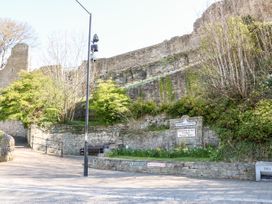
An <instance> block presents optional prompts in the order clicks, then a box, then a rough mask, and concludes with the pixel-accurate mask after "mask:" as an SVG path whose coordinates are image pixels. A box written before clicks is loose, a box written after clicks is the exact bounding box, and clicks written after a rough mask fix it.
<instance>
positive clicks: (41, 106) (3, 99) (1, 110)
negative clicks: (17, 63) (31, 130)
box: [0, 71, 63, 127]
mask: <svg viewBox="0 0 272 204" xmlns="http://www.w3.org/2000/svg"><path fill="white" fill-rule="evenodd" d="M62 99H63V96H62V94H61V93H60V92H59V91H58V89H57V87H56V85H55V83H54V82H53V81H52V80H51V79H50V78H49V77H47V76H45V75H43V74H42V73H41V72H40V71H35V72H31V73H28V72H21V73H20V79H19V80H17V81H15V82H13V83H12V84H11V85H9V86H8V87H7V88H5V89H3V90H2V91H1V92H0V120H20V121H22V122H23V124H24V125H25V126H26V127H28V126H29V125H30V124H37V125H46V124H47V123H55V122H57V121H59V115H60V113H61V110H62V104H63V102H62Z"/></svg>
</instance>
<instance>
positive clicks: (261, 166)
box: [255, 161, 272, 181]
mask: <svg viewBox="0 0 272 204" xmlns="http://www.w3.org/2000/svg"><path fill="white" fill-rule="evenodd" d="M255 170H256V181H261V180H272V162H263V161H259V162H256V165H255Z"/></svg>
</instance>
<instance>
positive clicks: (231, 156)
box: [212, 141, 272, 162]
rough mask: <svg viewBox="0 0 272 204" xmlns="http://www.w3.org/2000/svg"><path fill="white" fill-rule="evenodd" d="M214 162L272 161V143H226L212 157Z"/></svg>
mask: <svg viewBox="0 0 272 204" xmlns="http://www.w3.org/2000/svg"><path fill="white" fill-rule="evenodd" d="M212 160H216V161H217V160H224V161H227V162H237V161H238V162H255V161H258V160H259V161H260V160H264V161H272V141H269V142H266V143H253V142H247V141H240V142H237V143H224V144H222V145H221V146H220V147H219V148H218V150H217V151H216V153H215V154H213V155H212Z"/></svg>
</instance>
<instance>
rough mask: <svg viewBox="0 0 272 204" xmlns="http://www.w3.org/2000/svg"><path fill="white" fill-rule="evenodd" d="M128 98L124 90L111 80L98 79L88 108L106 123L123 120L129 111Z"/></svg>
mask: <svg viewBox="0 0 272 204" xmlns="http://www.w3.org/2000/svg"><path fill="white" fill-rule="evenodd" d="M129 102H130V99H129V97H128V96H127V95H126V93H125V90H124V89H122V88H119V87H118V86H117V85H116V84H115V82H113V81H112V80H107V81H102V80H101V81H99V82H98V86H97V88H96V89H95V91H94V94H93V98H92V100H91V106H90V109H91V110H94V111H95V114H96V116H97V117H98V118H100V119H102V120H104V121H105V122H106V123H108V124H112V123H114V122H118V121H122V120H124V119H125V118H126V117H127V115H128V113H129V108H128V106H129Z"/></svg>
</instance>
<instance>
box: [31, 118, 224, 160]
mask: <svg viewBox="0 0 272 204" xmlns="http://www.w3.org/2000/svg"><path fill="white" fill-rule="evenodd" d="M187 118H188V117H186V119H187ZM180 121H181V122H183V121H184V118H181V119H174V120H169V119H167V118H166V117H165V116H164V115H162V116H160V117H159V116H156V117H155V118H151V117H150V118H146V119H143V120H142V122H139V121H138V122H136V123H132V124H128V125H126V126H124V125H117V126H110V127H104V128H101V127H100V128H92V129H90V130H89V134H88V143H89V144H91V145H103V144H110V148H116V147H118V146H119V145H123V146H125V147H126V148H130V149H156V148H163V149H172V148H174V147H176V146H179V145H187V146H189V147H204V146H206V145H208V144H212V145H215V146H216V145H218V142H219V141H218V138H217V136H216V135H215V134H214V132H213V131H211V130H210V129H208V128H203V127H202V118H201V117H193V118H188V121H191V122H196V124H195V126H188V124H187V123H186V125H187V126H185V127H186V128H187V129H188V128H190V129H192V128H195V131H196V132H195V135H191V136H190V137H188V136H187V135H178V131H179V129H176V128H175V127H171V126H170V129H164V130H160V131H150V130H149V129H148V127H149V126H150V125H158V126H160V125H165V126H168V125H169V124H170V123H171V124H173V125H172V126H174V124H176V123H180ZM185 130H186V129H185ZM84 138H85V136H84V130H83V129H82V128H81V129H76V128H75V127H71V126H65V125H58V126H55V127H52V128H50V129H41V128H39V127H37V126H31V128H30V131H29V134H28V142H29V144H30V146H31V147H32V148H33V149H34V150H36V151H42V152H46V151H47V152H48V153H52V154H58V155H60V154H61V151H63V154H64V155H78V154H79V150H80V148H82V147H83V146H84Z"/></svg>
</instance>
